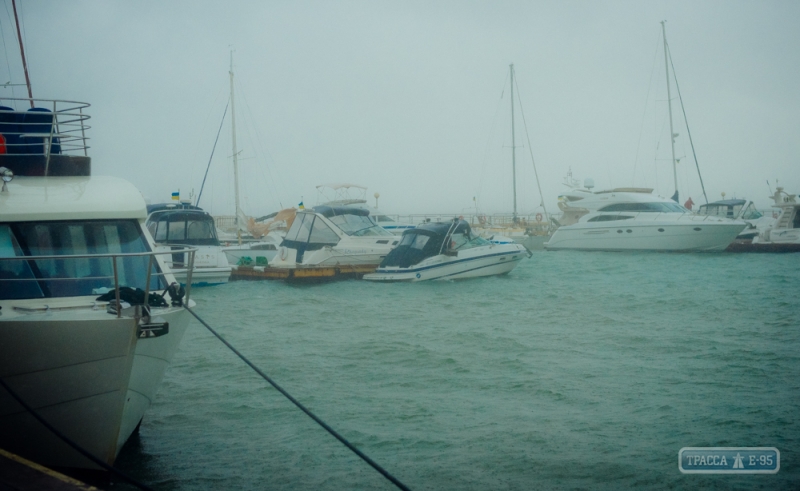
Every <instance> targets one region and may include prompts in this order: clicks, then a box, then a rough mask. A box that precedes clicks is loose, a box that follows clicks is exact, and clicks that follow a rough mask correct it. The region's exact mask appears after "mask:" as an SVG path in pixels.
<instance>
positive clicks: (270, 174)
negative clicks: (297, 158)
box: [234, 75, 283, 209]
mask: <svg viewBox="0 0 800 491" xmlns="http://www.w3.org/2000/svg"><path fill="white" fill-rule="evenodd" d="M241 78H242V77H241V75H240V76H239V79H238V80H236V81H235V82H234V83H235V84H237V85H238V86H239V87H240V88H239V94H241V95H242V99H244V105H245V107H246V108H247V113H248V115H249V116H250V121H251V122H252V125H253V126H254V127H256V125H257V124H258V123H256V121H257V120H256V119H255V118H254V117H253V110H252V109H251V107H250V103H249V102H248V101H247V93H246V92H245V91H244V89H242V88H241V83H240V82H239V80H241ZM245 128H246V130H247V131H248V133H247V134H248V136H250V133H249V132H250V128H249V127H247V126H246V127H245ZM256 130H258V128H257V127H256ZM251 140H255V141H256V142H258V147H259V148H260V149H261V155H262V156H263V155H265V154H266V155H267V156H268V157H269V158H270V160H272V162H273V163H274V162H275V158H274V157H273V156H272V154H271V153H269V150H265V149H264V146H263V144H262V143H261V139H259V138H258V133H256V138H255V139H253V138H252V137H251ZM256 167H257V168H258V170H259V171H260V172H261V173H262V175H263V172H264V170H263V169H261V168H260V167H259V166H256ZM266 168H267V174H268V175H269V179H265V180H266V181H267V182H268V184H269V185H270V186H272V192H273V193H274V194H273V196H276V197H277V196H278V189H277V188H276V187H275V178H274V177H273V176H272V169H271V168H270V166H269V165H266ZM265 177H266V176H265ZM277 200H278V206H280V208H281V209H283V203H282V202H281V200H280V198H277Z"/></svg>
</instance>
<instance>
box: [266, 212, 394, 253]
mask: <svg viewBox="0 0 800 491" xmlns="http://www.w3.org/2000/svg"><path fill="white" fill-rule="evenodd" d="M399 241H400V238H399V237H397V236H396V235H394V234H392V233H391V232H388V231H386V230H384V229H383V228H381V227H380V226H378V225H377V224H376V223H375V222H374V221H373V220H372V219H371V217H370V216H369V210H366V209H363V208H355V207H351V206H327V205H321V206H315V207H314V208H311V209H302V210H298V212H297V216H296V217H295V219H294V222H292V226H291V227H290V228H289V231H288V232H287V233H286V237H284V239H283V242H281V246H280V247H279V248H278V253H277V254H276V256H275V258H274V259H273V261H272V263H271V264H270V266H272V267H276V268H297V267H304V266H313V267H324V266H340V265H353V266H369V265H374V266H376V267H377V266H378V265H379V264H380V263H381V261H382V260H383V258H385V257H386V255H387V254H389V251H391V250H392V249H393V248H394V246H396V245H397V243H398V242H399Z"/></svg>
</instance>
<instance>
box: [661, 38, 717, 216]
mask: <svg viewBox="0 0 800 491" xmlns="http://www.w3.org/2000/svg"><path fill="white" fill-rule="evenodd" d="M669 64H670V65H672V77H673V78H674V79H675V88H676V89H678V100H679V101H680V102H681V111H683V121H684V123H686V134H687V135H689V144H690V145H691V147H692V156H693V157H694V165H695V167H697V177H699V178H700V188H701V189H702V190H703V198H705V200H706V204H708V196H706V187H705V186H704V185H703V176H702V175H701V174H700V164H699V163H698V162H697V153H696V152H695V151H694V141H693V140H692V132H691V131H689V119H688V118H687V117H686V107H685V106H684V105H683V97H681V86H680V85H678V76H677V75H676V74H675V64H674V63H673V62H672V50H670V51H669Z"/></svg>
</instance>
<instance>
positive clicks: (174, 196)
mask: <svg viewBox="0 0 800 491" xmlns="http://www.w3.org/2000/svg"><path fill="white" fill-rule="evenodd" d="M172 200H173V201H180V200H181V192H180V191H178V192H177V193H172Z"/></svg>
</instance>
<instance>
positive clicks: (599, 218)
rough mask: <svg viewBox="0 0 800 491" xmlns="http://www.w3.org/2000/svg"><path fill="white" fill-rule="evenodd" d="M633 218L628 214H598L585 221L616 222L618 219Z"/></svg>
mask: <svg viewBox="0 0 800 491" xmlns="http://www.w3.org/2000/svg"><path fill="white" fill-rule="evenodd" d="M631 218H633V217H632V216H629V215H598V216H596V217H592V218H590V219H588V220H586V221H587V222H616V221H619V220H628V219H631Z"/></svg>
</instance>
